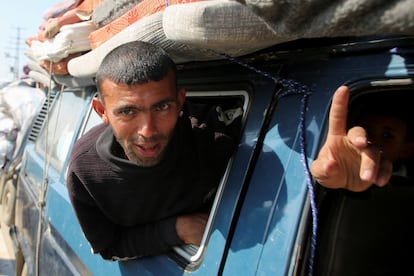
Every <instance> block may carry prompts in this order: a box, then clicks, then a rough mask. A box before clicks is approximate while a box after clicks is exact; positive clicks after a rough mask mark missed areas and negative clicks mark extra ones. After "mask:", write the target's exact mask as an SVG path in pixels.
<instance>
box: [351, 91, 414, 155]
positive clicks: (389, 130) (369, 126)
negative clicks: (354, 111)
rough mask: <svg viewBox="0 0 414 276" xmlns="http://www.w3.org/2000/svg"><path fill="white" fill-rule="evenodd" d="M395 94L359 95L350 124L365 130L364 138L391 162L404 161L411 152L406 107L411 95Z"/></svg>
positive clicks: (413, 141)
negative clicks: (354, 114) (354, 116)
mask: <svg viewBox="0 0 414 276" xmlns="http://www.w3.org/2000/svg"><path fill="white" fill-rule="evenodd" d="M398 92H399V91H397V92H394V91H391V92H380V93H375V94H373V95H372V96H370V95H366V96H362V98H361V99H360V100H358V101H357V104H358V109H359V112H358V116H357V117H356V121H355V123H354V124H355V125H358V126H362V127H363V128H364V129H365V130H366V131H367V135H368V139H369V140H370V141H371V142H372V143H373V144H375V145H376V146H378V147H379V148H380V149H381V150H382V151H383V153H384V155H385V156H386V157H387V159H389V160H390V161H391V162H393V163H395V162H397V161H403V160H406V159H408V158H409V157H411V156H412V153H413V150H414V137H413V129H412V125H411V124H412V123H411V118H410V117H411V115H410V112H411V107H409V106H408V105H407V104H409V103H411V101H410V100H409V99H410V97H411V94H412V93H407V92H405V93H402V92H399V93H398ZM411 98H412V97H411ZM354 105H355V104H354Z"/></svg>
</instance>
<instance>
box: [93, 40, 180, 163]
mask: <svg viewBox="0 0 414 276" xmlns="http://www.w3.org/2000/svg"><path fill="white" fill-rule="evenodd" d="M96 79H97V87H98V90H99V98H97V99H94V100H93V102H92V104H93V107H94V109H95V111H96V112H97V113H98V114H99V116H100V117H101V118H102V120H103V122H104V123H107V124H110V125H111V127H112V129H113V132H114V135H115V137H116V139H117V140H118V142H119V143H120V144H121V146H122V147H123V149H124V151H125V155H126V158H128V159H129V160H131V161H133V162H135V163H136V164H137V165H139V166H144V167H149V166H154V165H156V164H158V163H159V162H160V161H161V160H162V158H163V156H164V153H165V149H166V147H167V145H168V142H169V141H170V139H171V136H172V134H173V132H174V128H175V125H176V122H177V119H178V116H179V114H180V112H181V108H182V105H183V103H184V99H185V91H184V89H177V86H176V67H175V64H174V62H173V61H172V60H171V59H170V57H169V56H168V54H167V53H166V52H165V51H164V50H162V49H161V48H159V47H158V46H156V45H152V44H149V43H146V42H141V41H135V42H130V43H127V44H124V45H121V46H119V47H117V48H115V49H114V50H112V51H111V52H110V53H109V54H108V55H107V56H106V57H105V58H104V60H103V61H102V64H101V66H100V68H99V69H98V72H97V74H96Z"/></svg>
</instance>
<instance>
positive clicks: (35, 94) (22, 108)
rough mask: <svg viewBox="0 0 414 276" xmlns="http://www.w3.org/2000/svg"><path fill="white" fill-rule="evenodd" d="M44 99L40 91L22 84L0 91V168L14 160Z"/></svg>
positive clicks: (43, 94)
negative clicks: (7, 161) (8, 161)
mask: <svg viewBox="0 0 414 276" xmlns="http://www.w3.org/2000/svg"><path fill="white" fill-rule="evenodd" d="M44 98H45V93H44V92H43V91H42V90H40V89H37V88H34V87H31V86H27V85H24V84H23V85H22V84H17V85H10V86H7V87H5V88H3V89H2V90H0V167H2V166H3V165H4V160H6V158H7V159H9V160H12V159H13V158H15V156H16V154H17V151H18V150H19V147H20V145H21V144H22V142H23V141H24V138H25V137H26V134H27V133H28V131H29V130H30V127H31V125H32V122H33V118H34V117H35V115H36V114H37V112H38V110H39V108H40V105H41V104H42V103H43V99H44Z"/></svg>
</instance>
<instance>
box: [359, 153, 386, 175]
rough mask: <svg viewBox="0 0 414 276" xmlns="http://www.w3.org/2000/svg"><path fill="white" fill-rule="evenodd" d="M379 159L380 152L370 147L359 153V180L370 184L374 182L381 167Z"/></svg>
mask: <svg viewBox="0 0 414 276" xmlns="http://www.w3.org/2000/svg"><path fill="white" fill-rule="evenodd" d="M381 157H382V153H381V151H380V150H379V149H378V148H377V147H375V146H372V145H369V146H368V147H366V148H365V149H364V150H362V151H361V169H360V177H361V180H363V181H367V182H371V183H375V182H376V180H377V175H378V172H379V171H380V167H381Z"/></svg>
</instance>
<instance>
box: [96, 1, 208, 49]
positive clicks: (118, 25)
mask: <svg viewBox="0 0 414 276" xmlns="http://www.w3.org/2000/svg"><path fill="white" fill-rule="evenodd" d="M198 1H200V0H168V1H167V2H168V5H175V4H186V3H192V2H198ZM165 2H166V1H165V0H143V1H141V2H139V3H138V4H137V5H136V6H135V7H133V8H132V9H131V10H129V11H128V12H126V13H125V14H123V15H122V16H120V17H119V18H117V19H115V20H114V21H112V22H111V23H109V24H108V25H105V26H103V27H102V28H99V29H98V30H96V31H94V32H92V33H91V34H90V35H89V41H90V44H91V48H92V49H95V48H96V47H98V46H99V45H101V44H102V43H104V42H105V41H107V40H108V39H110V38H111V37H113V36H114V35H116V34H117V33H119V32H120V31H122V30H123V29H125V28H126V27H128V26H129V25H131V24H133V23H134V22H136V21H138V20H139V19H141V18H143V17H145V16H148V15H151V14H154V13H156V12H159V11H162V10H164V9H165Z"/></svg>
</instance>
